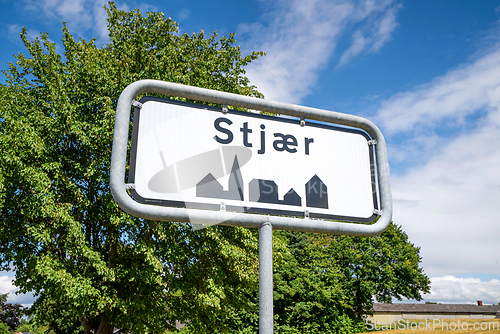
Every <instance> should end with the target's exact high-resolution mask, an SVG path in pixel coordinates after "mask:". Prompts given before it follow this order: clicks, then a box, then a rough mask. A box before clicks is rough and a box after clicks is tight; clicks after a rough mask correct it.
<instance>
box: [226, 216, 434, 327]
mask: <svg viewBox="0 0 500 334" xmlns="http://www.w3.org/2000/svg"><path fill="white" fill-rule="evenodd" d="M273 242H274V243H275V245H274V246H275V247H278V248H281V249H280V250H279V252H278V254H279V258H276V259H275V261H274V315H275V318H274V325H275V333H278V334H280V333H283V334H284V333H287V334H288V333H311V334H312V333H321V334H328V333H345V334H348V333H358V332H364V331H365V330H366V328H365V326H366V324H365V322H364V321H363V320H364V318H363V317H364V316H365V315H367V314H370V313H371V312H372V309H373V299H374V298H375V299H376V300H378V301H379V302H385V303H390V302H391V301H392V298H396V299H400V300H401V298H402V297H405V298H412V299H417V300H421V299H422V297H421V293H424V292H428V291H429V284H430V281H429V279H428V278H427V276H425V274H424V273H423V269H422V268H421V267H419V263H420V261H421V258H420V256H419V248H418V247H415V246H414V245H413V244H411V243H410V242H409V240H408V236H407V234H406V233H405V232H404V231H403V230H402V229H401V227H400V226H397V225H395V224H391V225H390V226H389V227H388V229H387V230H386V231H385V232H383V233H382V234H381V235H379V236H376V237H351V236H335V235H328V234H314V233H303V232H290V231H274V233H273ZM247 293H248V294H249V295H251V298H254V299H253V300H254V308H255V309H258V308H257V305H258V296H257V294H256V293H253V294H252V291H248V292H247ZM254 312H255V311H254ZM226 321H228V325H229V326H230V327H231V328H232V329H233V330H234V333H255V332H256V331H257V329H258V319H256V318H255V316H254V313H251V312H247V311H245V310H243V311H240V312H238V313H236V314H234V315H233V316H232V318H230V319H227V320H226Z"/></svg>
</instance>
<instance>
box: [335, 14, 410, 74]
mask: <svg viewBox="0 0 500 334" xmlns="http://www.w3.org/2000/svg"><path fill="white" fill-rule="evenodd" d="M401 7H402V6H401V4H397V5H395V6H392V7H388V8H387V9H386V8H383V9H386V10H385V11H384V12H382V13H381V14H382V15H381V17H380V18H378V19H377V20H373V21H372V22H369V23H367V24H365V25H364V26H363V27H362V28H360V29H358V30H356V31H355V32H354V34H353V36H352V44H351V46H350V47H349V48H348V49H347V50H346V51H344V53H343V54H342V56H341V57H340V61H339V64H338V66H337V67H341V66H344V65H346V64H347V63H349V62H350V61H351V60H352V59H354V58H355V57H357V56H359V55H360V54H361V53H363V52H377V51H379V50H380V48H381V47H382V46H383V45H384V44H385V43H387V42H388V41H389V40H390V39H391V37H392V32H393V31H394V29H396V27H397V26H398V23H397V22H396V13H397V11H398V10H399V9H400V8H401ZM380 9H382V8H379V10H380ZM373 12H374V13H376V12H377V10H376V9H373ZM363 19H365V17H364V18H363Z"/></svg>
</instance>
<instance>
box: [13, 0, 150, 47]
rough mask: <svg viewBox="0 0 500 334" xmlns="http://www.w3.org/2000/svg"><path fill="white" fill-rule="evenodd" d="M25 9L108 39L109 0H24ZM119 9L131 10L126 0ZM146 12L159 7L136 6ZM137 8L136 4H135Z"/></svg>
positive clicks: (78, 31) (84, 34)
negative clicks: (107, 9)
mask: <svg viewBox="0 0 500 334" xmlns="http://www.w3.org/2000/svg"><path fill="white" fill-rule="evenodd" d="M22 5H23V6H24V10H25V11H27V12H30V13H32V14H34V15H36V16H38V17H39V20H40V21H44V22H52V23H53V24H57V25H59V24H61V23H62V22H63V21H64V22H66V23H67V25H68V28H69V29H70V32H71V33H73V34H76V35H78V36H79V37H83V38H86V39H90V38H94V37H98V38H99V39H100V42H101V43H105V42H106V41H108V29H107V21H106V19H107V13H106V10H105V9H104V6H107V5H108V0H22ZM116 6H117V8H118V9H122V10H125V11H129V10H131V9H130V8H129V6H128V5H127V4H126V3H117V4H116ZM136 7H137V8H139V10H140V11H141V13H142V14H144V15H145V14H146V13H147V12H150V11H156V10H157V8H156V7H155V6H152V5H149V4H146V3H140V4H137V6H136ZM134 8H135V7H134Z"/></svg>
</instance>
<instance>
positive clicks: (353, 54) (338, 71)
mask: <svg viewBox="0 0 500 334" xmlns="http://www.w3.org/2000/svg"><path fill="white" fill-rule="evenodd" d="M105 3H106V2H105V1H101V0H90V1H83V0H65V1H62V0H16V1H5V0H0V5H1V7H2V13H3V16H2V20H1V22H0V39H1V43H2V44H1V45H2V48H1V49H0V68H1V69H6V68H7V63H8V62H9V61H14V58H13V56H12V55H13V54H17V53H19V52H24V51H25V50H24V48H23V45H22V43H21V41H20V39H19V33H20V29H21V27H22V26H26V27H27V28H28V29H29V36H30V37H31V38H34V37H35V36H36V35H37V34H38V33H39V32H45V31H47V32H49V36H50V38H51V40H52V41H54V42H58V41H60V38H61V27H62V21H65V22H67V23H68V26H69V28H70V31H71V32H72V33H73V34H74V35H76V36H79V37H83V38H85V39H90V38H92V37H97V38H98V42H99V43H103V44H105V43H106V42H107V37H106V36H107V34H106V25H105V17H106V14H105V12H104V10H103V9H102V7H103V6H104V4H105ZM116 4H117V6H118V7H119V8H122V9H133V8H139V9H140V10H141V11H142V12H146V11H151V10H154V11H161V12H164V13H165V15H166V16H170V17H172V19H174V20H175V21H177V22H178V23H179V26H180V32H181V33H184V32H187V33H191V32H199V31H200V30H204V31H205V32H206V33H210V32H213V31H214V30H217V31H218V33H219V34H220V35H223V34H227V33H231V32H235V33H236V40H237V43H238V44H239V45H240V46H241V49H242V50H243V51H244V52H245V53H248V52H250V51H252V50H254V51H265V52H266V53H267V56H266V57H263V58H261V59H260V60H258V61H256V62H254V63H252V64H251V65H250V66H249V67H248V68H247V75H248V77H249V78H250V79H251V82H252V83H253V84H255V85H257V87H258V88H259V89H260V90H261V91H262V92H263V93H264V95H265V96H266V98H267V99H271V100H277V101H283V102H289V103H296V104H301V105H305V106H311V107H317V108H322V109H327V110H334V111H338V112H344V113H349V114H356V115H360V116H363V117H367V118H369V119H370V120H372V121H374V122H375V124H377V125H378V126H379V127H380V128H381V130H382V131H383V133H384V135H385V136H386V140H387V142H388V145H389V152H388V153H389V159H390V165H391V175H392V177H391V180H392V188H393V199H394V221H395V223H397V224H400V225H402V226H403V229H404V230H405V231H406V232H407V233H408V234H409V237H410V240H411V241H412V242H413V243H414V244H415V245H417V246H419V247H421V255H422V258H423V260H422V265H423V268H424V270H425V272H426V273H427V274H428V276H429V277H430V278H431V281H432V291H431V294H429V295H425V296H424V298H425V300H426V301H435V302H444V303H456V302H460V303H473V302H475V301H476V300H482V301H483V302H484V303H498V302H500V260H499V256H498V254H500V242H499V239H500V206H499V205H498V202H499V200H500V174H499V173H498V170H499V166H500V145H498V143H499V142H500V21H499V18H500V1H488V0H483V1H463V0H446V1H444V0H443V1H430V0H419V1H396V0H380V1H369V0H360V1H350V0H343V1H341V0H329V1H327V0H310V1H300V0H288V1H285V0H276V1H258V0H255V1H228V0H217V1H188V0H173V1H168V2H167V1H157V0H149V1H148V0H145V1H140V2H139V1H128V0H124V1H116ZM2 81H3V78H2ZM11 279H12V274H11V273H0V292H2V293H5V292H14V291H15V288H14V287H12V285H11V282H10V281H11ZM10 298H11V301H16V302H22V303H30V300H32V299H30V298H31V297H30V296H14V295H13V294H11V297H10Z"/></svg>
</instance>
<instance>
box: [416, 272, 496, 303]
mask: <svg viewBox="0 0 500 334" xmlns="http://www.w3.org/2000/svg"><path fill="white" fill-rule="evenodd" d="M431 282H432V284H431V292H430V294H426V295H424V298H425V300H427V301H433V302H442V303H450V304H451V303H476V302H477V301H478V300H480V301H482V302H483V304H498V303H499V302H500V280H498V279H492V280H490V281H487V282H485V281H481V280H480V279H479V278H457V277H453V276H443V277H431Z"/></svg>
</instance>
